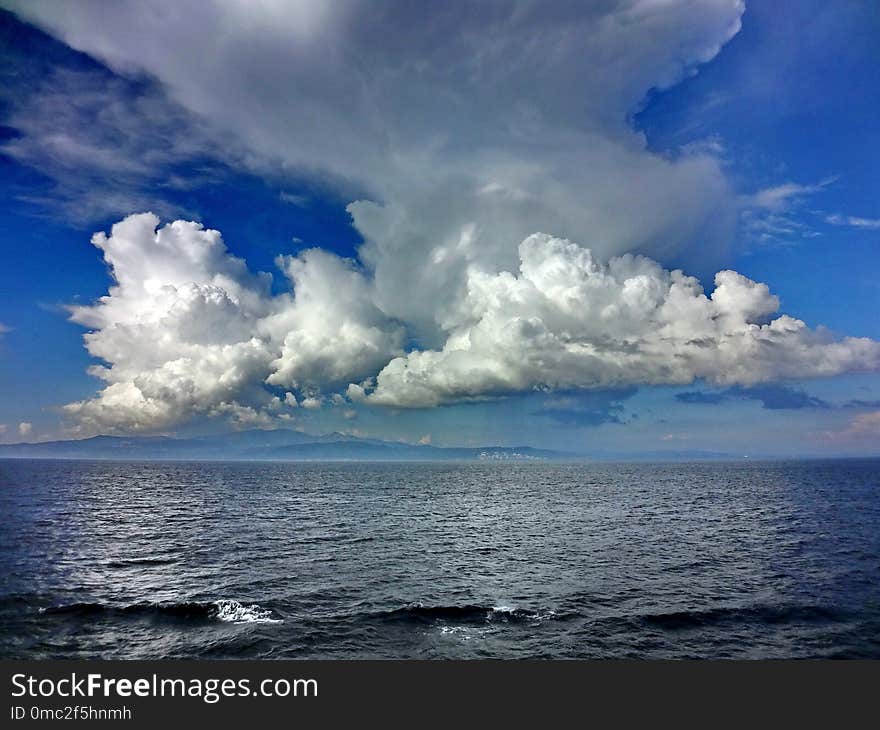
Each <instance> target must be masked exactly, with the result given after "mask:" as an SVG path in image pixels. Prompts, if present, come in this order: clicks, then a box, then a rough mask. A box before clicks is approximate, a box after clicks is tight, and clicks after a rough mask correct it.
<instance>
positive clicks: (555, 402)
mask: <svg viewBox="0 0 880 730" xmlns="http://www.w3.org/2000/svg"><path fill="white" fill-rule="evenodd" d="M637 390H638V389H637V388H634V387H631V388H618V389H613V390H607V391H596V392H592V393H590V392H588V393H571V394H567V395H559V396H554V397H551V398H548V399H547V401H546V402H545V403H544V405H543V406H542V407H541V408H539V409H538V410H536V411H534V412H533V414H532V415H535V416H544V417H546V418H549V419H551V420H552V421H553V422H554V423H555V424H556V425H557V426H565V427H574V428H585V427H592V426H601V425H603V424H605V423H617V424H622V423H625V422H626V421H625V420H624V418H623V413H624V406H623V402H622V401H624V400H626V399H627V398H631V397H632V396H634V395H635V394H636V392H637Z"/></svg>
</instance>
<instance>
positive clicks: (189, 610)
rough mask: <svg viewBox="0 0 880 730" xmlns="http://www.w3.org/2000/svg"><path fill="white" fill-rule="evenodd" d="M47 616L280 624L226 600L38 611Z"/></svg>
mask: <svg viewBox="0 0 880 730" xmlns="http://www.w3.org/2000/svg"><path fill="white" fill-rule="evenodd" d="M39 612H40V613H41V614H45V615H49V616H82V617H86V616H102V615H103V616H123V617H136V618H139V617H144V618H171V619H183V620H195V621H200V620H201V621H222V622H224V623H234V624H245V623H247V624H250V623H257V624H269V623H273V624H274V623H283V620H282V619H280V618H276V617H275V616H274V614H273V613H272V611H271V610H269V609H266V608H262V607H261V606H258V605H257V604H256V603H252V604H244V603H240V602H239V601H234V600H231V599H228V598H223V599H220V600H217V601H204V602H200V601H184V602H163V603H147V602H144V603H134V604H130V605H127V606H114V605H109V604H105V603H70V604H65V605H59V606H49V607H45V608H41V609H39Z"/></svg>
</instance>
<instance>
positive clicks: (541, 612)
mask: <svg viewBox="0 0 880 730" xmlns="http://www.w3.org/2000/svg"><path fill="white" fill-rule="evenodd" d="M496 617H498V618H501V619H510V618H513V617H519V618H522V619H524V620H526V621H532V622H534V623H541V622H543V621H549V620H551V619H553V618H556V611H554V610H553V609H552V608H541V609H538V610H537V611H526V610H521V609H518V608H515V607H513V606H505V605H501V606H492V610H491V611H490V612H489V616H488V619H489V620H490V621H491V620H492V619H493V618H496Z"/></svg>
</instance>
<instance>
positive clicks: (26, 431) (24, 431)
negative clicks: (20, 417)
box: [18, 421, 34, 437]
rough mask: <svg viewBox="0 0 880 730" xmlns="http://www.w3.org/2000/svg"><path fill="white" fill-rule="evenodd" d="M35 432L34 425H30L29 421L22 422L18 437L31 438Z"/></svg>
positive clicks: (19, 426) (19, 425)
mask: <svg viewBox="0 0 880 730" xmlns="http://www.w3.org/2000/svg"><path fill="white" fill-rule="evenodd" d="M33 431H34V424H32V423H28V422H27V421H22V422H21V423H19V424H18V435H19V436H24V437H27V436H30V435H31V434H32V433H33Z"/></svg>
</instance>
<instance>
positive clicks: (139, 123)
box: [0, 44, 238, 225]
mask: <svg viewBox="0 0 880 730" xmlns="http://www.w3.org/2000/svg"><path fill="white" fill-rule="evenodd" d="M10 46H12V47H13V51H10V53H12V52H14V46H13V44H10ZM26 52H27V51H25V53H26ZM9 62H10V63H11V64H13V65H14V66H15V67H16V68H22V67H25V66H26V65H27V64H29V63H33V60H32V56H24V55H20V56H19V57H17V58H12V59H10V61H9ZM4 80H5V81H7V83H6V84H5V85H4V89H3V91H0V100H2V101H3V103H4V107H5V109H4V112H5V113H4V115H3V124H4V125H6V126H8V127H11V128H12V129H14V130H15V132H16V134H15V136H13V137H11V138H9V139H7V140H5V141H4V142H3V143H2V145H0V153H2V154H3V155H5V156H7V157H9V158H12V159H13V160H15V161H16V162H18V163H20V164H23V165H27V166H29V167H32V168H34V169H35V170H37V171H39V172H40V173H41V174H42V175H44V176H45V177H46V178H48V179H49V180H50V181H52V183H51V187H49V188H48V189H46V190H45V191H41V192H38V193H34V192H33V191H32V190H27V191H17V192H16V198H17V199H18V200H19V201H21V202H25V203H30V204H35V205H39V206H41V207H45V208H48V209H49V210H51V211H55V212H60V213H61V214H62V215H63V216H64V217H65V218H66V219H67V220H70V221H73V222H74V223H76V224H79V225H83V224H85V223H88V222H90V221H92V220H95V219H99V218H106V217H110V216H119V215H125V214H127V213H129V212H131V211H132V210H142V209H144V208H150V209H154V210H157V211H158V212H159V213H161V214H163V215H174V214H180V213H186V212H187V211H186V210H185V209H182V208H181V206H180V205H179V204H177V203H175V202H172V200H173V199H175V198H177V197H178V196H179V194H180V193H181V192H182V191H185V190H186V189H188V188H190V187H192V186H194V185H196V184H203V183H204V182H206V181H208V180H212V179H215V178H216V177H217V176H218V175H219V174H220V171H221V165H220V163H219V162H218V161H217V159H218V158H220V157H223V158H225V159H226V160H231V159H233V158H234V157H235V156H236V154H237V153H235V152H233V150H237V149H238V148H237V147H236V146H235V145H233V144H232V143H231V142H230V140H229V139H223V138H222V135H218V134H216V133H215V132H213V131H211V130H209V129H208V128H207V127H205V126H204V125H201V124H200V123H199V121H198V120H197V119H195V118H193V116H192V115H191V114H190V113H189V112H187V111H186V110H185V109H184V108H182V107H181V106H180V105H178V104H176V103H172V102H170V101H169V100H168V99H167V98H166V96H165V95H164V93H163V92H162V90H161V89H159V88H157V87H156V86H155V85H154V84H151V83H149V82H146V81H129V80H126V79H123V78H120V77H118V76H114V75H112V74H111V73H110V72H108V71H107V70H106V69H101V68H99V67H96V66H88V67H82V66H81V65H79V66H76V65H74V66H72V67H71V66H69V65H64V64H59V65H58V66H56V67H55V68H53V69H51V70H50V71H48V72H47V73H46V74H45V75H43V76H41V77H39V78H37V79H20V78H17V77H11V78H8V79H4ZM13 191H14V192H15V189H14V188H13Z"/></svg>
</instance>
